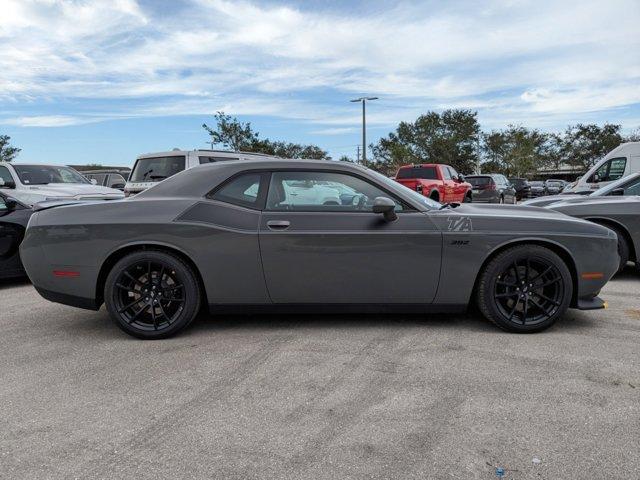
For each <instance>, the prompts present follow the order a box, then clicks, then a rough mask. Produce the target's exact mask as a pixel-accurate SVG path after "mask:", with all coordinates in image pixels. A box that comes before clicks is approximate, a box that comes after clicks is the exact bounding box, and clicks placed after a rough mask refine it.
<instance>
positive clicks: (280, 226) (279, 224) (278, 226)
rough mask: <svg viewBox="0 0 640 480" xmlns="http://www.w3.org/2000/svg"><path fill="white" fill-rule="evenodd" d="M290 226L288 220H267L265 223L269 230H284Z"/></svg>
mask: <svg viewBox="0 0 640 480" xmlns="http://www.w3.org/2000/svg"><path fill="white" fill-rule="evenodd" d="M289 225H291V222H289V220H269V221H268V222H267V227H269V228H270V229H271V230H286V229H287V228H289Z"/></svg>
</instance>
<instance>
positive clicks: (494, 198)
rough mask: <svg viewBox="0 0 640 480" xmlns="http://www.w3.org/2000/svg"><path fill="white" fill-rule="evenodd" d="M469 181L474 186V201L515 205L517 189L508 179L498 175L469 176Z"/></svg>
mask: <svg viewBox="0 0 640 480" xmlns="http://www.w3.org/2000/svg"><path fill="white" fill-rule="evenodd" d="M467 181H468V182H469V183H470V184H471V185H472V186H473V201H474V202H483V203H511V204H515V203H516V202H517V200H516V189H515V188H513V185H511V183H509V180H507V177H505V176H504V175H500V174H497V173H493V174H488V175H469V176H468V177H467Z"/></svg>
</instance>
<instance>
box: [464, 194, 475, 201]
mask: <svg viewBox="0 0 640 480" xmlns="http://www.w3.org/2000/svg"><path fill="white" fill-rule="evenodd" d="M462 202H463V203H471V202H473V197H472V196H471V194H470V193H467V194H466V195H465V196H464V200H463V201H462Z"/></svg>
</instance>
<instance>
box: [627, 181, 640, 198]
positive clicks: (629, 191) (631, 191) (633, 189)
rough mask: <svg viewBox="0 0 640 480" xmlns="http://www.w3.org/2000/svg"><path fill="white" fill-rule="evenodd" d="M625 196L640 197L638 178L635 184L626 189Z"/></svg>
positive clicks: (630, 184) (632, 183)
mask: <svg viewBox="0 0 640 480" xmlns="http://www.w3.org/2000/svg"><path fill="white" fill-rule="evenodd" d="M624 194H625V195H640V178H636V179H635V180H634V181H633V182H631V183H629V184H628V185H627V186H625V187H624Z"/></svg>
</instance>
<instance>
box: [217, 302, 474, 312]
mask: <svg viewBox="0 0 640 480" xmlns="http://www.w3.org/2000/svg"><path fill="white" fill-rule="evenodd" d="M466 310H467V305H430V304H413V303H407V304H375V303H373V304H372V303H364V304H346V303H345V304H342V303H329V304H327V303H286V304H263V305H259V304H258V305H256V304H251V305H243V304H209V312H210V313H211V314H214V315H215V314H226V315H228V314H238V315H245V314H266V315H273V314H289V313H307V314H315V313H319V314H329V313H462V312H465V311H466Z"/></svg>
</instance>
